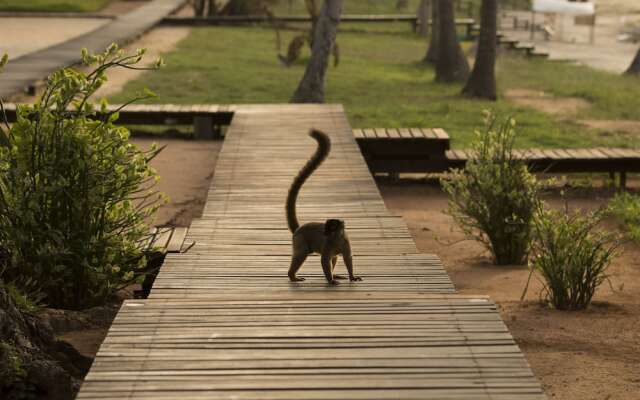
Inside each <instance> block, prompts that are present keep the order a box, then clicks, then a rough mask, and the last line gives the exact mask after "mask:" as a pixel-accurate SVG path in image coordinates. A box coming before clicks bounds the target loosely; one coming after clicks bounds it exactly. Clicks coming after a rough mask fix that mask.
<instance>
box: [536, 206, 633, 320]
mask: <svg viewBox="0 0 640 400" xmlns="http://www.w3.org/2000/svg"><path fill="white" fill-rule="evenodd" d="M604 215H605V212H604V211H603V210H600V211H597V212H589V213H584V214H581V213H575V214H573V215H570V214H569V213H567V212H560V211H551V210H542V209H540V211H539V212H538V213H537V215H536V218H535V224H534V225H535V229H534V240H533V254H534V257H533V259H532V260H531V268H532V272H533V271H537V272H538V273H540V274H541V275H542V278H543V280H544V289H543V291H544V294H545V298H546V300H547V301H548V302H549V303H550V304H551V305H553V307H555V308H557V309H560V310H579V309H583V308H586V307H587V306H588V305H589V304H590V303H591V299H592V298H593V295H594V293H595V291H596V289H597V288H598V286H600V285H601V284H602V283H603V282H604V281H605V280H607V278H608V276H607V268H608V267H609V264H610V263H611V260H612V258H613V257H614V256H615V253H616V249H617V248H618V247H619V245H620V244H621V241H620V238H619V236H618V235H616V234H613V233H606V232H603V231H601V230H598V229H597V226H598V224H599V223H600V222H601V221H602V219H603V217H604Z"/></svg>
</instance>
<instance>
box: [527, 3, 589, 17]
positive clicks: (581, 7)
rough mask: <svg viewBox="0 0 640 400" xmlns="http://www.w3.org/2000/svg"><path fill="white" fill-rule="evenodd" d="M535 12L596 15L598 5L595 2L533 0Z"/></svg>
mask: <svg viewBox="0 0 640 400" xmlns="http://www.w3.org/2000/svg"><path fill="white" fill-rule="evenodd" d="M532 10H533V12H539V13H554V14H566V15H594V14H595V13H596V7H595V5H594V4H593V3H578V2H575V1H566V0H533V7H532Z"/></svg>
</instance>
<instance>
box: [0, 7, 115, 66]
mask: <svg viewBox="0 0 640 400" xmlns="http://www.w3.org/2000/svg"><path fill="white" fill-rule="evenodd" d="M110 21H111V19H109V18H72V19H71V18H23V17H21V18H0V37H1V38H2V40H1V41H0V54H3V53H7V54H8V55H9V59H15V58H18V57H20V56H23V55H25V54H29V53H33V52H34V51H38V50H42V49H45V48H47V47H50V46H53V45H55V44H58V43H62V42H66V41H67V40H69V39H72V38H74V37H78V36H81V35H83V34H85V33H88V32H91V31H93V30H95V29H97V28H99V27H100V26H102V25H104V24H107V23H108V22H110ZM78 51H80V49H78Z"/></svg>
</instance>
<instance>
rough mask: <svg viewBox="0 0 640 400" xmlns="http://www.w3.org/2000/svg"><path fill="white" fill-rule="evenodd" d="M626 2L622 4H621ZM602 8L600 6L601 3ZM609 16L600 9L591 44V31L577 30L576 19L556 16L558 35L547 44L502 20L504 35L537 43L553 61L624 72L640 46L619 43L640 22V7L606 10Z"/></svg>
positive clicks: (539, 36)
mask: <svg viewBox="0 0 640 400" xmlns="http://www.w3.org/2000/svg"><path fill="white" fill-rule="evenodd" d="M620 2H622V0H620ZM627 3H628V4H630V5H631V4H634V5H640V1H637V0H630V1H629V0H627ZM598 4H600V3H598ZM605 9H606V10H607V12H606V13H605V12H604V11H603V12H601V11H600V7H599V8H597V10H598V11H597V18H596V28H595V41H594V43H593V44H591V43H590V31H589V27H585V26H575V25H574V23H573V17H571V16H565V17H564V18H562V17H561V16H556V19H555V22H554V23H551V22H549V21H547V23H548V24H549V25H550V26H553V27H554V29H555V32H556V35H555V36H554V37H553V38H552V39H551V40H550V41H547V40H545V39H544V37H543V35H542V33H537V34H536V35H535V37H534V39H533V40H532V39H531V36H530V32H529V31H528V30H525V29H522V25H521V28H520V29H517V30H514V29H513V22H512V19H510V18H504V19H503V20H502V31H503V32H505V34H506V35H507V36H508V37H510V38H514V39H517V40H520V41H521V42H523V43H534V44H535V45H536V50H537V51H540V52H545V53H548V54H549V59H551V60H570V61H575V62H577V63H579V64H584V65H589V66H591V67H593V68H598V69H602V70H606V71H610V72H614V73H622V72H624V71H625V70H626V69H627V68H628V67H629V65H630V64H631V61H632V60H633V57H634V56H635V54H636V51H637V50H638V45H637V44H633V43H625V42H620V41H618V35H619V34H620V33H621V29H622V28H623V27H624V26H625V24H626V23H632V22H636V23H637V22H638V21H640V14H636V13H634V11H631V10H637V9H640V7H637V8H635V7H629V8H615V7H607V8H605ZM509 15H517V16H518V18H519V19H520V20H523V21H524V20H530V19H531V14H530V13H528V12H511V13H509ZM536 18H537V19H536V21H537V22H542V21H544V16H542V15H539V16H537V17H536Z"/></svg>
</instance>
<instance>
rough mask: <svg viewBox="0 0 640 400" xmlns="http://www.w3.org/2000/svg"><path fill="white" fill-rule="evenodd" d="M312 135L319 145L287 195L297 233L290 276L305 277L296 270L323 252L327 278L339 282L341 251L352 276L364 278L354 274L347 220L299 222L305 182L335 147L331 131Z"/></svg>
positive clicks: (289, 220) (291, 224)
mask: <svg viewBox="0 0 640 400" xmlns="http://www.w3.org/2000/svg"><path fill="white" fill-rule="evenodd" d="M309 136H311V137H312V138H314V139H315V140H316V141H317V142H318V148H317V149H316V151H315V153H314V154H313V155H312V156H311V158H310V159H309V161H307V164H306V165H305V166H304V167H302V169H301V170H300V172H299V173H298V176H296V178H295V179H294V180H293V183H292V184H291V188H289V194H288V195H287V204H286V209H287V224H289V230H290V231H291V233H292V234H293V256H292V257H291V266H290V267H289V279H290V280H291V281H292V282H298V281H303V280H304V278H300V277H296V273H297V272H298V270H299V269H300V267H301V266H302V263H304V260H306V258H307V256H308V255H309V254H311V253H318V254H320V256H321V263H322V271H323V272H324V276H325V278H326V279H327V282H329V283H331V284H332V285H337V284H338V281H336V279H344V278H343V277H341V276H339V275H334V274H333V269H334V268H335V266H336V262H337V260H338V255H342V259H343V260H344V263H345V265H346V267H347V271H348V272H349V280H351V281H360V280H362V279H361V278H360V277H358V276H355V275H354V274H353V264H352V260H351V244H350V243H349V237H348V236H347V233H346V232H345V229H344V221H342V220H339V219H328V220H326V221H325V222H309V223H306V224H304V225H302V226H300V224H299V223H298V217H297V216H296V199H297V198H298V193H299V192H300V189H301V188H302V185H303V184H304V183H305V182H306V180H307V179H308V178H309V177H310V176H311V174H312V173H313V171H315V170H316V169H317V168H318V167H319V166H320V164H322V162H323V161H324V160H325V159H326V158H327V156H328V155H329V151H331V139H329V136H327V134H325V133H323V132H320V131H318V130H315V129H313V130H311V132H310V133H309Z"/></svg>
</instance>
